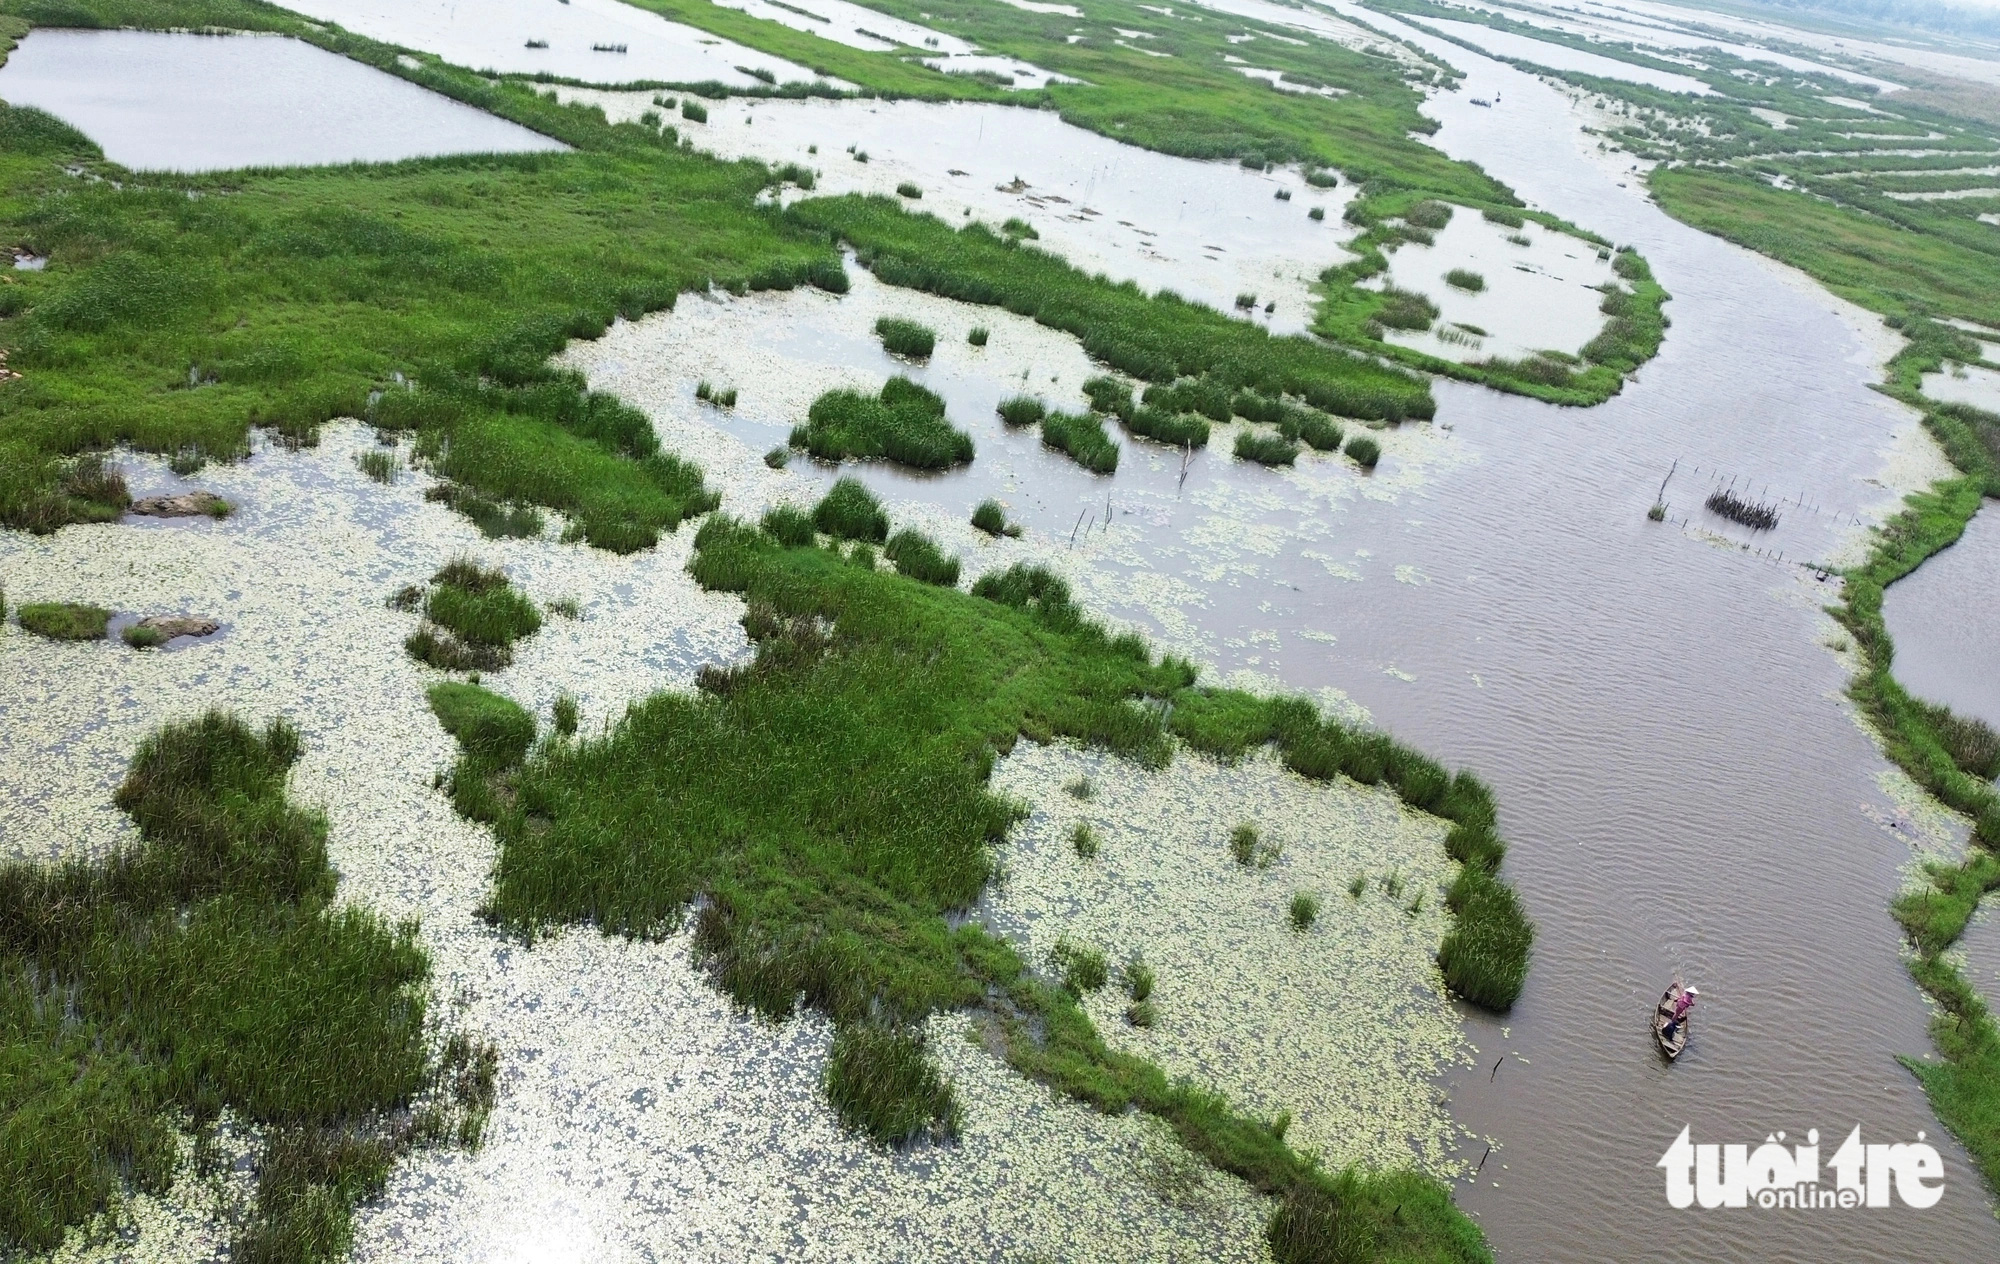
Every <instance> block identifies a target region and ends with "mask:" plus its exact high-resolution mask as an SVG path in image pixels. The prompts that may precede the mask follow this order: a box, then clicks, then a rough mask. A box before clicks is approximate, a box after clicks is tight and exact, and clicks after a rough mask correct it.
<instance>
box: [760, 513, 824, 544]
mask: <svg viewBox="0 0 2000 1264" xmlns="http://www.w3.org/2000/svg"><path fill="white" fill-rule="evenodd" d="M760 525H761V526H762V527H763V528H764V533H765V534H766V535H768V536H770V537H771V538H772V539H773V540H776V541H777V542H778V543H780V544H782V545H784V546H785V547H786V548H790V549H796V548H803V547H804V546H806V545H808V544H811V543H812V542H813V540H814V538H815V537H816V536H817V534H818V531H819V528H818V527H816V526H814V525H813V516H812V514H810V513H808V512H807V511H806V510H803V509H800V508H799V507H798V506H797V505H775V506H773V507H772V508H770V509H767V510H765V511H764V518H763V521H762V522H761V524H760Z"/></svg>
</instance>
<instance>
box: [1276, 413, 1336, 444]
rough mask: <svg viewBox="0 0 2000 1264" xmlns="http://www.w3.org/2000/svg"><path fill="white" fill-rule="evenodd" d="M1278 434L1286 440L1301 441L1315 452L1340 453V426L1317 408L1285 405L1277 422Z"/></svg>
mask: <svg viewBox="0 0 2000 1264" xmlns="http://www.w3.org/2000/svg"><path fill="white" fill-rule="evenodd" d="M1278 433H1280V434H1282V435H1284V436H1285V438H1287V439H1303V440H1304V441H1305V442H1306V444H1307V446H1309V447H1311V448H1312V449H1313V450H1314V451H1315V452H1338V451H1340V437H1341V435H1340V426H1339V425H1338V424H1336V423H1335V422H1334V420H1333V418H1331V417H1329V416H1327V415H1326V414H1325V413H1323V412H1321V411H1319V410H1318V409H1317V408H1299V407H1296V406H1294V405H1290V404H1287V405H1286V406H1285V409H1284V416H1283V417H1282V418H1281V419H1280V420H1279V422H1278Z"/></svg>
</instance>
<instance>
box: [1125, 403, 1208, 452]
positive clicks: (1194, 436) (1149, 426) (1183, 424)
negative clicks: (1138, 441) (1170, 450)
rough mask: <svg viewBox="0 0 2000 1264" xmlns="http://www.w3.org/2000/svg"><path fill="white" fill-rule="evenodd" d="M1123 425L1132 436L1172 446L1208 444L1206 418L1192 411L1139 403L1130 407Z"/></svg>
mask: <svg viewBox="0 0 2000 1264" xmlns="http://www.w3.org/2000/svg"><path fill="white" fill-rule="evenodd" d="M1125 428H1126V429H1127V430H1130V431H1131V432H1132V433H1133V434H1135V435H1139V436H1141V437H1143V438H1147V439H1152V440H1155V441H1157V442H1159V443H1165V444H1170V445H1172V446H1173V447H1176V448H1205V447H1207V446H1208V419H1207V418H1206V417H1202V416H1198V415H1197V414H1195V413H1175V412H1168V411H1167V410H1166V409H1164V408H1158V407H1155V406H1154V405H1152V404H1141V405H1140V406H1139V407H1137V408H1135V409H1133V410H1132V416H1131V418H1130V419H1129V420H1128V421H1126V423H1125Z"/></svg>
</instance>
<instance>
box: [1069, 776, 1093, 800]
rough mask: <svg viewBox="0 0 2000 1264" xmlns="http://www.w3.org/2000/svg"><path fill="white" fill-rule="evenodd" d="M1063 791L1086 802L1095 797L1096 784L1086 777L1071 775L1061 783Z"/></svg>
mask: <svg viewBox="0 0 2000 1264" xmlns="http://www.w3.org/2000/svg"><path fill="white" fill-rule="evenodd" d="M1063 793H1064V794H1066V795H1068V796H1069V797H1070V798H1072V799H1082V800H1083V801H1084V802H1086V803H1088V802H1089V801H1090V800H1092V799H1095V798H1096V797H1097V785H1096V783H1095V782H1093V781H1091V779H1090V778H1088V777H1072V778H1071V779H1070V780H1068V781H1066V782H1064V783H1063Z"/></svg>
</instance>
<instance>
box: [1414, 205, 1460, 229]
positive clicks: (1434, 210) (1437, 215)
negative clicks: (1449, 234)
mask: <svg viewBox="0 0 2000 1264" xmlns="http://www.w3.org/2000/svg"><path fill="white" fill-rule="evenodd" d="M1403 222H1405V223H1407V224H1413V225H1415V226H1416V227H1418V228H1426V229H1429V230H1431V231H1432V232H1436V231H1437V230H1438V229H1441V228H1443V227H1444V226H1445V225H1446V224H1449V223H1451V207H1450V206H1448V205H1446V204H1445V203H1443V202H1435V201H1423V202H1419V203H1417V204H1416V205H1415V206H1412V207H1411V208H1410V209H1409V210H1407V211H1404V212H1403Z"/></svg>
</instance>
